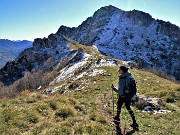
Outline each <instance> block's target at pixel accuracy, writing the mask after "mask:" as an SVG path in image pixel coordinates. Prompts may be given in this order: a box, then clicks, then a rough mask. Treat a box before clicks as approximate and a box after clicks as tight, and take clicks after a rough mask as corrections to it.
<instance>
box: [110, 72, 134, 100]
mask: <svg viewBox="0 0 180 135" xmlns="http://www.w3.org/2000/svg"><path fill="white" fill-rule="evenodd" d="M127 76H129V77H131V73H129V72H125V73H122V74H121V75H120V76H119V81H118V89H117V88H115V87H114V88H112V90H114V91H115V92H117V93H118V94H119V96H122V97H124V87H125V85H127V86H128V85H129V84H130V79H129V77H127Z"/></svg>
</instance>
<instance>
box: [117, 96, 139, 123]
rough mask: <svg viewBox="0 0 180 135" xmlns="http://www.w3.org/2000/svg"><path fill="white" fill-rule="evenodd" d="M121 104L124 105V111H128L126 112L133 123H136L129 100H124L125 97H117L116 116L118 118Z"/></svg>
mask: <svg viewBox="0 0 180 135" xmlns="http://www.w3.org/2000/svg"><path fill="white" fill-rule="evenodd" d="M123 103H125V106H126V109H127V110H128V112H129V114H130V116H131V118H132V120H133V123H134V122H136V120H135V116H134V112H133V111H132V110H131V107H130V105H131V98H125V97H121V96H119V98H118V101H117V116H118V117H119V116H120V113H121V108H122V105H123Z"/></svg>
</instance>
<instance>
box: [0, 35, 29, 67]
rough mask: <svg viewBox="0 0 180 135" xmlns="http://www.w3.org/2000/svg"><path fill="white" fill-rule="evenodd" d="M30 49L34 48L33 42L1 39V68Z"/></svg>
mask: <svg viewBox="0 0 180 135" xmlns="http://www.w3.org/2000/svg"><path fill="white" fill-rule="evenodd" d="M29 47H32V42H31V41H27V40H22V41H21V40H18V41H11V40H8V39H0V68H2V67H3V66H4V65H5V64H6V62H7V61H12V60H14V59H15V58H16V57H17V56H18V55H19V53H20V52H21V51H23V50H24V49H26V48H29Z"/></svg>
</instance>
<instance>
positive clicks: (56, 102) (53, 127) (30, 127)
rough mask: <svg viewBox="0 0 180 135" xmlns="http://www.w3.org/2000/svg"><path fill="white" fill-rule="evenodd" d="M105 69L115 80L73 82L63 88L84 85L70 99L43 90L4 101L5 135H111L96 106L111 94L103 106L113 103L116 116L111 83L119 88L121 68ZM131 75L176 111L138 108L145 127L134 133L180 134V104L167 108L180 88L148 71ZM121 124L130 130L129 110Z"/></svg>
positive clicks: (0, 122)
mask: <svg viewBox="0 0 180 135" xmlns="http://www.w3.org/2000/svg"><path fill="white" fill-rule="evenodd" d="M76 46H77V45H76ZM79 47H81V45H79ZM83 50H84V51H85V52H87V51H88V52H89V53H91V54H92V53H93V55H95V56H97V57H95V58H94V59H93V61H96V60H97V59H98V58H100V57H104V56H102V55H99V54H98V53H97V52H96V51H94V50H91V48H90V47H87V48H86V47H84V48H83ZM90 50H91V51H90ZM104 58H107V57H104ZM120 63H121V62H119V64H120ZM101 68H104V69H105V70H106V71H107V74H110V75H111V76H102V75H97V76H94V77H89V76H85V77H83V78H81V79H79V80H76V81H73V80H70V81H69V82H68V81H66V82H61V84H57V85H62V83H64V84H65V85H69V83H71V84H72V83H75V84H77V83H78V84H80V86H79V88H78V90H74V91H72V90H71V91H72V92H70V93H66V94H64V95H62V94H60V93H58V92H57V93H55V94H50V95H44V94H42V91H43V90H42V91H36V92H32V93H30V92H28V91H24V92H22V93H21V95H19V96H17V97H16V98H14V99H6V98H4V99H1V102H0V114H1V115H0V134H4V135H10V134H27V135H29V134H43V135H44V134H47V135H49V134H51V135H53V134H61V135H63V134H64V135H67V134H98V135H101V134H102V135H105V134H107V135H109V134H111V133H112V127H111V126H110V125H109V124H108V121H107V120H106V119H105V116H103V115H102V113H101V112H100V111H98V108H97V106H96V104H95V102H96V100H97V98H98V96H99V95H100V94H102V93H104V92H105V91H108V92H107V93H108V95H107V96H106V97H105V98H106V100H104V102H103V103H104V104H105V105H107V111H108V112H109V113H112V102H111V90H110V87H109V86H110V85H111V83H114V84H117V78H118V75H117V68H118V66H116V67H101ZM89 70H91V69H89ZM130 72H131V73H132V75H133V76H134V77H135V78H136V80H137V84H138V92H139V93H142V94H146V95H152V96H155V97H161V98H162V100H163V103H164V105H165V108H168V109H171V110H173V112H172V113H169V114H157V115H153V114H152V113H145V112H142V111H139V110H137V109H136V108H133V110H134V111H135V115H136V116H137V121H138V123H139V125H140V131H139V132H136V133H134V134H138V135H139V134H148V135H152V134H156V135H158V134H169V135H171V134H174V135H177V134H178V133H179V129H178V127H179V125H180V124H179V120H180V118H179V116H180V110H179V107H180V106H179V101H178V102H176V103H168V104H167V103H166V99H167V98H174V97H176V98H179V97H180V95H179V88H180V86H179V85H177V84H175V83H173V82H170V81H168V80H165V79H162V78H160V77H158V76H156V75H154V74H152V73H149V72H146V71H141V70H136V69H132V70H130ZM66 90H68V88H67V89H66ZM98 100H101V99H98ZM121 120H122V126H123V127H128V125H129V124H130V123H131V119H130V117H129V115H128V113H127V111H125V109H123V111H122V114H121Z"/></svg>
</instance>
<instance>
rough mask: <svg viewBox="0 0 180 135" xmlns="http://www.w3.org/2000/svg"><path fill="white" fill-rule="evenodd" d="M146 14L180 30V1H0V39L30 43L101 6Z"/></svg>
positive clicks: (79, 20) (82, 18)
mask: <svg viewBox="0 0 180 135" xmlns="http://www.w3.org/2000/svg"><path fill="white" fill-rule="evenodd" d="M108 5H113V6H115V7H118V8H120V9H122V10H125V11H130V10H133V9H136V10H140V11H144V12H146V13H149V14H150V15H151V16H152V17H153V18H155V19H161V20H164V21H169V22H171V23H173V24H176V25H177V26H179V27H180V8H179V7H180V0H0V39H10V40H24V39H26V40H31V41H33V40H34V39H35V38H43V37H47V36H48V35H49V34H51V33H56V31H57V30H58V28H59V27H60V26H61V25H65V26H68V27H77V26H78V25H80V24H81V23H82V22H83V21H84V20H86V18H88V17H90V16H92V15H93V13H94V12H95V11H96V10H98V9H99V8H101V7H103V6H108Z"/></svg>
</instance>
